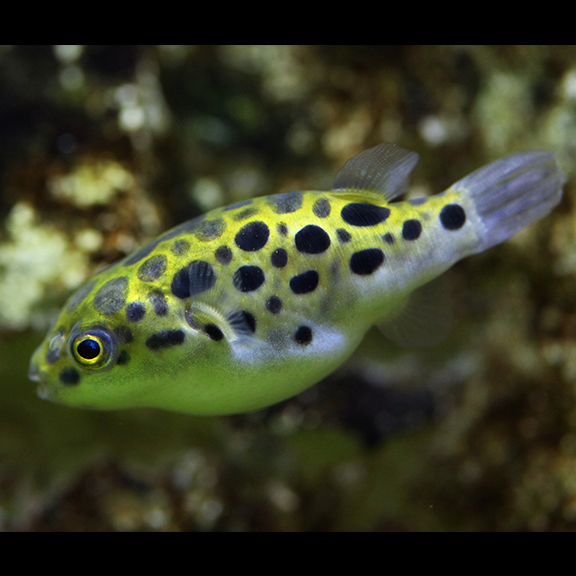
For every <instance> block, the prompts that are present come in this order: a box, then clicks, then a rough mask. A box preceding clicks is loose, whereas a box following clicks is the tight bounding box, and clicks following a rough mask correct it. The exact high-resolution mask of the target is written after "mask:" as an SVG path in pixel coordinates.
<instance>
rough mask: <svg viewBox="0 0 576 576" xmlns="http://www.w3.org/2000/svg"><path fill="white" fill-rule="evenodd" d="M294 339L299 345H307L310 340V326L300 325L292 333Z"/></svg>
mask: <svg viewBox="0 0 576 576" xmlns="http://www.w3.org/2000/svg"><path fill="white" fill-rule="evenodd" d="M294 340H296V342H297V343H298V344H300V345H301V346H308V344H310V342H312V328H310V327H308V326H300V327H299V328H298V330H296V334H294Z"/></svg>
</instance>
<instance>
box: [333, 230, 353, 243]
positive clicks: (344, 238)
mask: <svg viewBox="0 0 576 576" xmlns="http://www.w3.org/2000/svg"><path fill="white" fill-rule="evenodd" d="M336 234H338V240H340V242H341V243H342V244H348V242H350V240H352V235H351V234H350V232H347V231H346V230H344V228H338V229H337V230H336Z"/></svg>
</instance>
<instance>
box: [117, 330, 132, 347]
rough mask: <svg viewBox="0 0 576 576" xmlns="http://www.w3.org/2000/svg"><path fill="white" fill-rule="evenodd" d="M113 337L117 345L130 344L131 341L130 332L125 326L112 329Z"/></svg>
mask: <svg viewBox="0 0 576 576" xmlns="http://www.w3.org/2000/svg"><path fill="white" fill-rule="evenodd" d="M114 335H115V336H116V339H117V340H118V343H119V344H130V342H132V339H133V336H132V332H131V331H130V328H128V327H127V326H117V327H116V328H114Z"/></svg>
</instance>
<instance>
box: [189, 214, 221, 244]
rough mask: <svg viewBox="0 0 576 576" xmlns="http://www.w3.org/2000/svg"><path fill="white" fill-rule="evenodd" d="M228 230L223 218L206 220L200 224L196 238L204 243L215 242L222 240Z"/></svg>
mask: <svg viewBox="0 0 576 576" xmlns="http://www.w3.org/2000/svg"><path fill="white" fill-rule="evenodd" d="M224 230H226V222H224V219H223V218H218V219H217V220H205V221H204V222H202V224H200V226H199V228H198V230H196V232H195V234H196V238H198V240H201V241H203V242H207V241H208V240H215V239H216V238H220V236H222V234H223V233H224Z"/></svg>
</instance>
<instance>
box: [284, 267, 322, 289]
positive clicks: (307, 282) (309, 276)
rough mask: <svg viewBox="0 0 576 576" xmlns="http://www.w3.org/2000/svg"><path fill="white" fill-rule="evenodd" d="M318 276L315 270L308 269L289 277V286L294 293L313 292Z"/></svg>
mask: <svg viewBox="0 0 576 576" xmlns="http://www.w3.org/2000/svg"><path fill="white" fill-rule="evenodd" d="M318 281H319V276H318V272H316V270H308V271H307V272H304V273H302V274H298V275H296V276H292V278H290V288H291V289H292V292H294V294H308V292H314V290H316V287H317V286H318Z"/></svg>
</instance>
